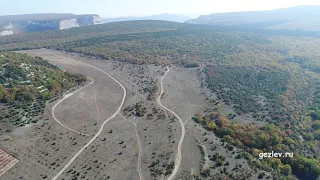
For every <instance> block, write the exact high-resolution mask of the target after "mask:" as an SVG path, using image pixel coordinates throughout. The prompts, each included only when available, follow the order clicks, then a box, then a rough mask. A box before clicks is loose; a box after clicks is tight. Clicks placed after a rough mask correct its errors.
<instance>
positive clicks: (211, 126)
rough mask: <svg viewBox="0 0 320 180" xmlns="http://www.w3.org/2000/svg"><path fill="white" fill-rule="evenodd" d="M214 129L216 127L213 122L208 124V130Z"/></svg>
mask: <svg viewBox="0 0 320 180" xmlns="http://www.w3.org/2000/svg"><path fill="white" fill-rule="evenodd" d="M216 127H217V125H216V123H215V122H214V121H211V122H209V124H208V129H210V130H214V129H215V128H216Z"/></svg>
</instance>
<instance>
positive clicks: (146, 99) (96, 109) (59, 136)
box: [0, 49, 258, 180]
mask: <svg viewBox="0 0 320 180" xmlns="http://www.w3.org/2000/svg"><path fill="white" fill-rule="evenodd" d="M23 52H24V53H27V54H30V55H33V56H36V55H37V56H41V57H43V58H45V59H47V60H49V61H50V62H51V63H53V64H56V65H58V66H59V67H61V68H63V69H65V70H68V71H71V72H75V73H82V74H84V75H86V76H87V77H88V79H89V80H90V81H91V82H92V84H90V85H89V86H87V87H86V88H83V89H82V90H80V91H78V92H76V93H74V94H73V95H72V96H70V97H69V98H67V99H65V100H64V101H62V102H61V103H60V104H59V105H58V106H57V107H56V108H55V111H54V113H55V116H56V118H57V119H58V120H59V121H61V122H62V123H63V124H65V125H66V126H68V127H70V128H72V129H74V130H76V131H79V132H81V133H85V134H90V135H94V134H96V132H97V131H98V129H99V128H100V126H101V124H102V123H103V121H104V120H106V119H107V118H109V117H110V116H111V115H112V114H113V113H114V112H115V111H116V109H117V108H118V107H119V104H120V101H121V98H122V95H123V94H122V89H121V88H120V87H119V85H118V84H117V83H116V82H115V81H113V80H112V79H111V78H110V77H108V76H106V75H105V74H103V73H101V72H100V71H98V70H96V69H94V68H92V67H90V66H88V65H86V64H85V63H88V64H91V65H93V66H96V67H98V68H100V69H102V70H104V71H106V72H108V73H110V74H111V75H112V76H114V77H115V78H116V79H117V80H118V81H119V82H121V84H123V86H125V88H126V90H127V97H126V100H125V103H124V105H123V108H122V110H121V113H119V114H118V115H117V116H116V117H115V118H113V119H112V120H111V121H109V122H108V123H107V124H106V126H105V128H104V129H103V131H102V133H101V135H100V136H99V137H98V138H97V139H96V140H95V141H94V142H93V143H92V144H91V145H90V146H89V147H88V148H86V149H85V150H84V151H83V152H82V153H81V154H80V156H79V157H78V158H77V159H76V160H75V161H74V162H73V163H72V164H71V165H70V166H69V167H68V168H67V170H66V171H65V172H63V173H62V175H61V176H60V178H59V179H65V180H69V179H74V178H78V179H89V180H91V179H140V180H141V179H145V180H148V179H166V178H168V177H169V176H170V174H171V172H172V170H173V168H174V167H173V166H172V165H173V163H174V162H175V158H176V153H177V147H178V143H179V140H180V137H181V130H182V129H181V126H180V123H179V121H178V119H177V118H175V117H174V115H173V114H171V113H170V112H167V111H165V110H164V109H162V108H161V107H160V106H159V104H158V103H157V101H156V98H157V97H158V96H159V93H160V92H159V88H160V78H161V77H162V76H163V74H164V72H165V70H166V69H165V67H162V66H154V65H133V64H127V63H123V62H118V61H110V60H101V59H96V58H94V57H84V56H81V55H79V54H75V53H65V52H61V51H55V50H47V49H38V50H30V51H23ZM198 73H199V69H185V68H178V67H170V72H169V73H168V74H167V75H166V77H165V78H164V79H163V85H164V94H163V96H162V98H161V102H162V104H163V105H164V106H166V107H167V108H169V109H171V110H172V111H174V112H175V113H177V114H178V115H179V116H180V117H181V119H182V120H183V121H184V124H185V131H186V134H185V138H184V139H183V144H182V161H181V165H180V167H179V172H178V174H177V175H176V176H175V179H183V180H184V179H195V177H199V178H200V179H210V178H209V177H205V176H204V175H203V172H204V170H205V169H209V174H211V175H212V176H213V177H217V179H223V178H225V177H226V176H227V175H226V172H231V173H235V176H239V177H240V176H241V174H242V173H251V174H252V175H251V177H252V179H256V178H257V173H258V172H255V171H252V170H251V169H250V168H249V166H248V164H247V163H246V161H245V160H243V159H235V156H237V154H238V152H240V150H238V149H236V148H234V147H232V150H230V149H231V148H230V147H229V146H227V144H224V143H222V142H220V139H218V138H217V137H216V136H215V135H214V134H213V133H212V132H209V131H207V130H206V129H204V128H202V127H201V126H200V125H199V124H196V123H195V122H194V121H193V120H192V119H191V118H192V116H194V115H195V114H196V113H200V112H206V111H210V110H212V109H213V108H214V107H213V105H212V103H210V99H208V98H207V97H210V98H213V99H214V98H215V95H214V94H210V93H209V92H208V90H206V89H205V88H204V87H203V84H201V82H202V80H201V77H200V76H199V74H198ZM55 103H56V102H54V103H52V104H49V105H48V107H47V108H46V111H45V114H44V115H43V118H42V119H43V120H42V121H40V122H39V123H37V124H35V125H33V126H31V127H22V128H18V129H16V130H15V131H13V132H11V133H9V134H5V133H4V134H3V135H0V147H1V148H4V149H5V150H7V151H8V152H10V153H11V154H13V155H14V156H16V157H17V158H18V159H19V160H20V161H19V163H18V164H16V165H15V166H14V167H13V168H11V169H10V170H9V171H8V172H7V173H5V174H4V175H3V176H1V178H4V179H10V180H11V179H32V180H33V179H51V178H52V177H53V176H55V175H56V174H57V172H59V171H60V169H62V167H63V166H64V165H65V164H66V163H67V162H69V160H70V158H71V157H72V156H73V155H74V154H76V153H77V152H78V151H79V150H80V149H81V147H83V146H84V144H86V143H87V142H88V141H89V140H90V139H91V138H92V137H86V136H81V135H79V134H76V133H74V132H71V131H70V130H68V129H66V128H64V127H62V126H61V125H59V124H58V123H57V122H55V121H54V120H53V119H52V117H51V108H52V106H53V105H54V104H55ZM225 108H228V107H225ZM222 109H223V108H222ZM223 110H225V111H230V109H223ZM138 111H139V112H138ZM8 135H9V136H10V137H11V140H10V141H4V139H7V136H8ZM216 154H218V155H219V156H218V157H219V158H222V157H223V158H225V160H224V161H223V163H224V164H222V165H220V166H217V160H215V158H217V155H216ZM201 173H202V175H201Z"/></svg>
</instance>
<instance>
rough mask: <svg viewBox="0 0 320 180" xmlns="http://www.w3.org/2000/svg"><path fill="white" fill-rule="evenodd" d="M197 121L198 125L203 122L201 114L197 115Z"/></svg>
mask: <svg viewBox="0 0 320 180" xmlns="http://www.w3.org/2000/svg"><path fill="white" fill-rule="evenodd" d="M197 120H198V122H199V123H202V122H203V116H202V114H201V113H199V114H197Z"/></svg>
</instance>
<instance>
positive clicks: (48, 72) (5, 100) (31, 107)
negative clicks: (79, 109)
mask: <svg viewBox="0 0 320 180" xmlns="http://www.w3.org/2000/svg"><path fill="white" fill-rule="evenodd" d="M0 75H1V76H0V103H1V104H2V105H5V106H2V107H3V109H2V110H1V114H0V121H10V122H12V123H13V124H14V125H19V126H23V125H25V124H28V123H30V121H33V122H35V120H34V119H33V117H34V116H36V115H39V114H40V113H41V112H43V108H44V107H45V103H46V102H47V101H49V100H52V99H53V98H55V97H56V96H58V95H60V93H62V92H63V91H65V90H68V89H70V88H72V87H74V86H77V85H80V84H82V83H83V82H85V81H86V77H85V76H83V75H81V74H72V73H69V72H64V71H62V70H61V69H59V68H58V67H56V66H54V65H52V64H50V63H49V62H48V61H46V60H44V59H42V58H41V57H30V56H27V55H25V54H20V53H12V52H1V53H0ZM26 117H30V118H29V119H28V118H26ZM22 119H23V120H22ZM29 120H30V121H29Z"/></svg>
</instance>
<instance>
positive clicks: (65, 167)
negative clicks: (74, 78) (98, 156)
mask: <svg viewBox="0 0 320 180" xmlns="http://www.w3.org/2000/svg"><path fill="white" fill-rule="evenodd" d="M84 64H86V63H84ZM86 65H88V66H90V67H93V68H95V69H97V70H99V71H101V72H102V73H104V74H106V75H108V76H109V77H110V78H112V79H113V80H114V81H115V82H117V83H118V84H119V85H120V86H121V88H122V89H123V93H124V94H123V98H122V101H121V104H120V106H119V108H118V110H117V111H116V112H115V113H114V114H113V115H112V116H111V117H109V118H108V119H106V120H105V121H104V122H103V124H102V125H101V127H100V129H99V131H98V132H97V134H96V135H94V137H93V138H92V139H91V140H90V141H89V142H88V143H87V144H85V145H84V146H83V147H82V148H81V149H80V151H79V152H77V154H75V155H74V156H73V157H72V158H71V160H70V161H69V162H68V163H67V164H66V165H65V166H64V167H63V168H62V169H61V170H60V171H59V172H58V173H57V174H56V175H55V176H54V177H53V178H52V180H56V179H57V178H58V177H59V176H60V175H61V174H62V173H63V172H64V171H65V170H66V169H67V168H68V167H69V166H70V165H71V163H72V162H73V161H74V160H75V159H76V158H77V157H78V156H79V155H80V154H81V153H82V152H83V151H84V150H85V149H86V148H87V147H88V146H89V145H90V144H91V143H92V142H93V141H94V140H96V138H97V137H98V136H99V135H100V134H101V132H102V130H103V128H104V126H105V124H106V123H107V122H108V121H110V120H111V119H112V118H114V117H115V116H116V115H117V114H118V113H119V112H120V110H121V108H122V106H123V104H124V101H125V99H126V94H127V91H126V89H125V88H124V86H123V85H122V84H121V83H120V82H119V81H118V80H116V79H115V78H114V77H112V76H111V75H110V74H109V73H107V72H105V71H103V70H101V69H99V68H97V67H95V66H92V65H90V64H86Z"/></svg>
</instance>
